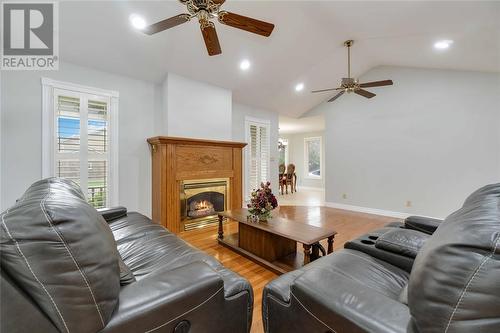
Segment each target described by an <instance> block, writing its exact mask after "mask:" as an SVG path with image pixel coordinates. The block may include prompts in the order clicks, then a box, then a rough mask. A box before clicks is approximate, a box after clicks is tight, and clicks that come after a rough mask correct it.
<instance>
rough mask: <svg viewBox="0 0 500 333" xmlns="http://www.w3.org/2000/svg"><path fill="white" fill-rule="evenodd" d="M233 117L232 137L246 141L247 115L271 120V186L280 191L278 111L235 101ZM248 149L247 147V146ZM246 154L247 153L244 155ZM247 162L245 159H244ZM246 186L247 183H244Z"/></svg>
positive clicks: (235, 139) (275, 190)
mask: <svg viewBox="0 0 500 333" xmlns="http://www.w3.org/2000/svg"><path fill="white" fill-rule="evenodd" d="M232 114H233V117H232V139H233V141H238V142H246V138H245V117H253V118H258V119H263V120H269V121H270V122H271V133H270V134H271V135H270V137H269V140H270V141H269V142H270V145H271V153H270V159H271V163H270V168H271V169H270V179H269V180H270V182H271V187H272V189H273V191H274V192H276V193H277V192H278V189H279V186H278V171H279V170H278V163H279V155H278V126H279V115H278V113H276V112H271V111H266V110H262V109H256V108H253V107H250V106H246V105H243V104H237V103H233V112H232ZM245 149H247V148H245ZM243 156H245V154H244V155H243ZM244 163H245V161H244ZM244 186H245V185H244ZM244 189H245V187H244Z"/></svg>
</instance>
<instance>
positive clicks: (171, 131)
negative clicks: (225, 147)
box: [163, 73, 232, 140]
mask: <svg viewBox="0 0 500 333" xmlns="http://www.w3.org/2000/svg"><path fill="white" fill-rule="evenodd" d="M166 81H167V82H166V83H165V82H164V84H163V92H164V98H166V107H167V109H166V114H167V118H168V119H167V121H166V122H167V126H168V135H169V136H178V137H189V138H198V139H212V140H231V136H232V132H231V126H232V122H231V109H232V92H231V91H230V90H227V89H223V88H219V87H216V86H212V85H209V84H206V83H203V82H198V81H194V80H190V79H187V78H185V77H182V76H179V75H176V74H172V73H169V74H168V75H167V78H166ZM165 93H166V94H165ZM165 96H166V97H165ZM164 106H165V103H164ZM164 112H165V110H164Z"/></svg>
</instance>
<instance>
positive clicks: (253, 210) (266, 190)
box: [247, 182, 278, 221]
mask: <svg viewBox="0 0 500 333" xmlns="http://www.w3.org/2000/svg"><path fill="white" fill-rule="evenodd" d="M270 186H271V183H270V182H266V183H261V184H260V188H259V189H257V190H254V191H252V194H251V199H250V203H249V204H248V205H247V207H248V212H249V213H250V214H251V215H252V217H254V218H258V219H259V220H260V221H266V220H267V219H268V218H270V217H271V211H272V210H273V209H274V208H276V207H278V200H276V197H275V196H274V194H273V192H272V191H271V187H270Z"/></svg>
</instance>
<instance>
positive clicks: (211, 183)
mask: <svg viewBox="0 0 500 333" xmlns="http://www.w3.org/2000/svg"><path fill="white" fill-rule="evenodd" d="M228 196H229V191H228V180H227V179H208V180H206V179H204V180H186V181H183V182H181V193H180V200H181V222H182V224H183V226H184V230H192V229H196V228H202V227H205V226H208V225H211V224H213V223H217V222H218V220H217V212H222V211H224V210H226V209H227V202H228Z"/></svg>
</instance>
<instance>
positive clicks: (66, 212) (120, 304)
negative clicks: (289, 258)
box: [0, 178, 253, 333]
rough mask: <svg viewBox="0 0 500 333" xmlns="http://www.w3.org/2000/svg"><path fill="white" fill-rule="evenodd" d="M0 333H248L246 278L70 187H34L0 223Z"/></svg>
mask: <svg viewBox="0 0 500 333" xmlns="http://www.w3.org/2000/svg"><path fill="white" fill-rule="evenodd" d="M0 217H1V219H0V220H1V234H0V236H1V238H0V242H1V243H0V251H1V257H0V258H1V275H0V277H1V281H0V286H1V306H0V308H1V313H0V315H1V320H0V323H1V324H0V325H1V326H0V331H1V332H6V333H7V332H8V333H15V332H29V333H34V332H47V333H51V332H87V333H88V332H98V331H99V332H120V333H128V332H178V333H179V332H228V333H229V332H231V333H232V332H249V330H250V325H251V321H252V307H253V294H252V288H251V286H250V284H249V283H248V281H247V280H245V279H243V278H242V277H240V276H238V275H237V274H235V273H233V272H232V271H230V270H228V269H226V268H224V267H223V266H222V265H221V264H220V263H219V262H218V261H217V260H215V259H214V258H212V257H210V256H209V255H207V254H205V253H203V252H201V251H198V250H196V249H194V248H192V247H191V246H190V245H188V244H187V243H185V242H184V241H182V240H181V239H179V238H178V237H177V236H175V235H174V234H172V233H170V232H169V231H168V230H166V229H165V228H163V227H161V226H159V225H157V224H154V223H152V222H151V220H150V219H148V218H147V217H145V216H143V215H141V214H139V213H127V211H126V209H125V208H115V209H108V210H102V211H100V212H98V211H96V210H95V209H94V208H92V207H91V206H90V205H88V204H87V202H86V200H85V197H84V196H83V193H82V192H81V190H80V188H79V187H78V186H76V185H75V184H74V183H72V182H70V181H66V180H62V179H57V178H51V179H45V180H42V181H38V182H36V183H34V184H33V185H32V186H31V187H30V188H29V189H28V190H27V191H26V192H25V194H24V195H23V196H22V197H21V198H20V199H19V200H18V202H17V203H16V204H15V205H14V206H13V207H11V208H9V209H8V210H6V211H5V212H3V213H2V214H1V215H0Z"/></svg>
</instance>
